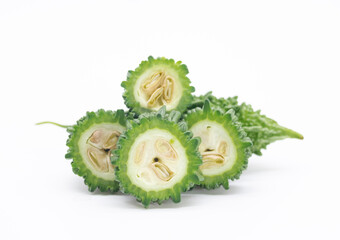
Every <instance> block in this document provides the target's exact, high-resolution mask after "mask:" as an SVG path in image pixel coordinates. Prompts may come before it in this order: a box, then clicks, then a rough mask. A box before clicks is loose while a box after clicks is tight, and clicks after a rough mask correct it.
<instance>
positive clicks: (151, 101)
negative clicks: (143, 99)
mask: <svg viewBox="0 0 340 240" xmlns="http://www.w3.org/2000/svg"><path fill="white" fill-rule="evenodd" d="M163 89H164V87H160V88H157V89H156V91H154V93H153V94H152V95H151V97H150V98H149V100H148V102H147V104H148V106H150V107H153V106H154V105H155V103H156V102H157V100H158V99H159V98H160V97H161V96H162V94H163Z"/></svg>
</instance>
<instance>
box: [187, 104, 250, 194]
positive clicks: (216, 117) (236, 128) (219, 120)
mask: <svg viewBox="0 0 340 240" xmlns="http://www.w3.org/2000/svg"><path fill="white" fill-rule="evenodd" d="M185 121H186V122H187V124H188V127H189V130H190V131H192V132H193V134H194V136H199V137H201V145H200V147H199V151H200V153H201V155H202V157H203V164H202V165H201V167H200V170H201V172H202V174H203V177H204V180H203V181H202V182H201V183H200V185H201V186H202V187H204V188H207V189H214V188H217V187H219V186H221V185H222V186H223V187H224V188H225V189H228V188H229V184H228V180H229V179H230V180H234V179H238V178H239V177H240V175H241V173H242V171H243V170H244V169H246V168H247V164H248V158H249V157H250V155H251V146H252V143H251V140H250V139H249V138H248V137H247V136H246V133H245V131H244V130H243V129H242V127H241V124H240V123H239V122H237V117H236V116H235V115H234V111H233V110H232V109H231V110H229V111H227V112H226V113H222V112H220V111H218V110H212V109H211V108H210V103H209V101H208V100H206V101H205V103H204V105H203V107H202V108H196V109H193V110H190V111H188V113H187V114H186V115H185Z"/></svg>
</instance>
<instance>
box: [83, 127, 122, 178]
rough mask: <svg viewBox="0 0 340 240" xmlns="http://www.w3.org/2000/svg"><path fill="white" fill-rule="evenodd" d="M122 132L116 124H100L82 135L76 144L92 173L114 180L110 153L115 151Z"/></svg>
mask: <svg viewBox="0 0 340 240" xmlns="http://www.w3.org/2000/svg"><path fill="white" fill-rule="evenodd" d="M124 130H125V128H124V127H123V126H121V125H120V124H117V123H101V124H95V125H93V126H92V127H90V128H89V129H87V130H86V131H85V132H84V133H83V134H82V136H81V137H80V139H79V142H78V145H79V150H80V154H81V156H82V159H84V162H85V164H86V166H87V167H88V168H89V169H90V170H91V172H92V173H94V174H95V175H97V176H99V177H101V178H104V179H106V180H113V179H114V166H113V165H112V164H111V160H110V157H111V155H112V153H111V151H112V150H114V149H116V147H117V146H116V144H117V141H118V138H119V136H120V134H121V133H122V132H123V131H124Z"/></svg>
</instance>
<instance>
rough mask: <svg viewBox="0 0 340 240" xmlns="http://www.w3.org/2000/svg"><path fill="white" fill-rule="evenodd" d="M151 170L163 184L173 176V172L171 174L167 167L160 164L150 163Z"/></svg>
mask: <svg viewBox="0 0 340 240" xmlns="http://www.w3.org/2000/svg"><path fill="white" fill-rule="evenodd" d="M151 168H152V170H153V171H154V173H155V174H156V176H157V177H158V178H159V179H161V180H163V181H165V182H168V181H170V180H171V179H172V178H173V176H174V175H175V174H174V172H172V171H171V170H170V168H169V167H168V166H166V165H165V164H163V163H161V162H154V163H152V164H151Z"/></svg>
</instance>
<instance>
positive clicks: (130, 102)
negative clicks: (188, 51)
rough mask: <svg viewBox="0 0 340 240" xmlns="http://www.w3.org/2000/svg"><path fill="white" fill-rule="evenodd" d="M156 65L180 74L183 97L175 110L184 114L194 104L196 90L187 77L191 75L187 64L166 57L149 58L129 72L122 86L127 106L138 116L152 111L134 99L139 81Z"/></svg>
mask: <svg viewBox="0 0 340 240" xmlns="http://www.w3.org/2000/svg"><path fill="white" fill-rule="evenodd" d="M156 65H163V66H166V67H168V68H171V69H173V70H175V71H176V72H177V73H178V77H179V81H180V82H181V84H182V97H181V99H180V101H179V104H178V105H177V107H176V108H174V109H173V110H176V111H179V112H181V113H182V112H184V111H185V110H186V109H187V106H188V105H189V104H190V103H191V102H192V98H193V97H192V93H193V92H194V91H195V88H194V87H192V86H190V80H189V78H188V77H187V76H186V75H187V74H188V73H189V71H188V68H187V66H186V65H185V64H182V62H181V61H177V62H175V61H174V60H173V59H167V58H164V57H161V58H153V57H152V56H149V58H148V60H147V61H142V62H141V63H140V65H139V66H138V67H137V68H136V69H135V70H134V71H132V70H130V71H128V74H127V80H126V81H123V82H122V84H121V86H122V87H123V88H124V89H125V92H124V93H123V98H124V102H125V105H126V106H127V107H128V108H130V109H131V110H132V111H134V112H136V113H138V114H141V113H144V112H151V111H152V110H151V109H148V108H144V107H142V106H141V105H140V103H139V102H137V101H136V99H135V97H134V86H135V84H136V81H137V79H138V78H139V77H140V76H141V75H142V74H143V73H144V72H145V71H146V70H148V69H149V68H151V67H153V66H156Z"/></svg>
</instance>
